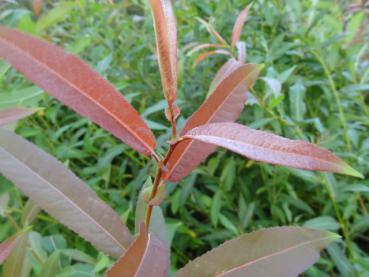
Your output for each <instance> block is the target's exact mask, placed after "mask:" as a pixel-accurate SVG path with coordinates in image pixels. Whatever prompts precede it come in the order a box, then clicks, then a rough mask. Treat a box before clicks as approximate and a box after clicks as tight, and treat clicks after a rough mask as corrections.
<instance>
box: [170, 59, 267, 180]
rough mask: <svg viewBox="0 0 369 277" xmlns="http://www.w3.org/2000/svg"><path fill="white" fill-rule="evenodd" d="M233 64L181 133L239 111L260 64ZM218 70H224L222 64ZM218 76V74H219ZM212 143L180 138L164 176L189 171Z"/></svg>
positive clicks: (233, 116)
mask: <svg viewBox="0 0 369 277" xmlns="http://www.w3.org/2000/svg"><path fill="white" fill-rule="evenodd" d="M229 66H230V67H233V66H234V67H236V69H234V70H233V72H231V73H230V74H229V75H228V76H227V77H226V78H224V79H223V80H219V85H218V86H217V88H216V89H215V91H214V92H213V93H212V94H211V95H210V97H209V98H208V99H207V100H206V101H205V102H204V103H203V104H202V105H201V107H200V108H199V109H198V110H197V111H196V112H195V113H194V114H193V115H192V116H191V117H190V118H189V119H188V121H187V123H186V124H185V126H184V128H183V130H182V131H181V135H184V134H186V133H187V132H188V131H189V130H191V129H193V128H195V127H197V126H200V125H203V124H206V123H211V122H227V121H234V120H236V119H237V117H238V116H239V114H240V113H241V111H242V109H243V107H244V104H245V101H246V93H247V91H248V89H249V88H250V86H252V84H253V83H254V82H255V80H256V79H257V77H258V75H259V71H260V68H261V67H260V65H252V64H248V65H242V64H240V63H236V64H233V63H232V65H231V64H229ZM221 70H225V69H224V68H222V69H221ZM219 78H221V77H219ZM214 149H215V147H214V146H212V145H207V144H204V143H200V142H196V141H192V140H190V141H187V140H186V141H181V142H179V143H178V144H177V145H176V146H175V148H174V151H173V152H172V154H171V155H170V157H169V159H168V161H167V163H166V166H167V168H168V171H167V172H166V173H165V174H164V178H165V179H168V180H170V181H172V182H175V181H178V180H180V179H181V178H183V177H184V176H186V175H187V174H189V173H190V172H191V171H192V170H193V169H194V168H195V167H196V166H197V165H198V164H199V163H201V161H203V160H204V159H205V158H206V157H207V156H208V155H209V154H210V153H212V152H213V151H214Z"/></svg>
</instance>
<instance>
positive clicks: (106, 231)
mask: <svg viewBox="0 0 369 277" xmlns="http://www.w3.org/2000/svg"><path fill="white" fill-rule="evenodd" d="M0 149H3V151H4V152H5V153H8V154H9V155H10V156H11V157H13V159H14V160H15V161H16V162H18V163H19V164H21V165H23V167H25V168H26V169H27V170H28V171H30V172H31V174H32V173H33V175H35V176H36V177H37V178H39V179H41V180H42V181H43V182H44V183H46V184H47V186H49V187H51V189H53V190H54V191H56V192H57V193H58V194H60V195H61V196H62V197H63V198H65V199H66V200H67V202H70V203H71V205H72V206H74V207H76V208H77V210H79V211H81V213H82V214H83V215H85V216H86V217H87V218H88V219H90V220H91V221H92V222H95V224H96V225H97V227H98V228H99V229H100V230H102V231H103V233H105V234H107V235H108V237H110V238H111V239H112V240H113V241H114V242H116V244H117V245H118V246H119V247H120V248H121V249H122V250H123V251H124V250H125V247H124V246H123V245H122V244H121V243H120V242H119V241H118V240H117V239H116V238H115V237H114V236H113V235H112V234H111V233H110V232H108V230H107V229H105V228H104V227H103V226H102V225H101V224H100V223H98V222H97V221H96V220H95V219H94V218H93V217H91V216H90V215H89V214H88V213H87V212H86V211H85V210H84V209H82V208H81V207H80V206H78V205H77V204H76V203H75V202H74V201H72V200H71V199H70V198H68V197H67V195H66V194H64V193H63V192H62V191H60V190H59V189H57V188H56V187H55V186H53V185H52V184H51V183H50V182H49V181H48V180H47V179H45V178H44V177H42V176H41V175H40V174H39V173H37V172H36V171H34V170H33V169H32V168H31V167H29V166H28V165H27V164H26V163H24V162H22V160H20V159H18V158H17V157H16V156H14V155H13V154H12V153H11V152H9V151H7V150H6V149H5V148H4V147H2V146H0ZM77 233H78V232H77Z"/></svg>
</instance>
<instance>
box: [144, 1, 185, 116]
mask: <svg viewBox="0 0 369 277" xmlns="http://www.w3.org/2000/svg"><path fill="white" fill-rule="evenodd" d="M150 5H151V11H152V15H153V19H154V28H155V34H156V48H157V53H158V58H159V66H160V73H161V79H162V84H163V89H164V95H165V98H166V99H167V101H168V103H169V110H170V113H171V117H170V118H171V119H173V120H175V119H174V118H175V111H174V110H173V109H174V108H172V106H174V104H175V103H174V102H175V100H176V95H177V78H178V77H177V76H178V60H177V59H178V58H177V28H176V20H175V16H174V12H173V8H172V2H171V0H150Z"/></svg>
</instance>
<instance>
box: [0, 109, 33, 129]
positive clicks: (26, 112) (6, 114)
mask: <svg viewBox="0 0 369 277" xmlns="http://www.w3.org/2000/svg"><path fill="white" fill-rule="evenodd" d="M34 112H35V110H33V109H26V108H11V109H6V110H0V126H2V125H6V124H10V123H14V122H16V121H17V120H19V119H22V118H24V117H27V116H30V115H31V114H33V113H34Z"/></svg>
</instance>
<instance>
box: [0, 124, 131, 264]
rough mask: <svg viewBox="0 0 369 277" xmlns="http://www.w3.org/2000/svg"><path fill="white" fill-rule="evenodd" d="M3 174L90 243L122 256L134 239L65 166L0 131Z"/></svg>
mask: <svg viewBox="0 0 369 277" xmlns="http://www.w3.org/2000/svg"><path fill="white" fill-rule="evenodd" d="M0 172H1V173H2V174H3V175H4V176H5V177H6V178H8V179H9V180H11V181H12V182H13V183H14V184H15V185H16V186H18V187H19V188H20V189H21V190H22V191H23V192H24V193H25V194H26V195H27V196H29V197H30V198H31V199H32V201H33V202H34V203H37V205H38V206H39V207H41V208H42V209H44V210H45V211H47V212H48V213H49V214H50V215H52V216H53V217H55V218H56V219H58V220H59V221H60V222H62V223H63V224H65V225H66V226H68V227H69V228H71V229H72V230H74V231H75V232H77V233H78V234H80V235H81V236H82V237H84V238H85V239H87V240H88V241H90V242H91V243H92V244H93V245H95V246H96V247H97V248H98V249H100V250H102V251H104V252H106V253H108V254H110V255H112V256H115V257H118V256H120V255H121V254H122V253H123V252H124V250H125V248H126V247H128V245H129V244H130V242H131V240H132V237H131V235H130V233H129V230H128V229H127V227H125V226H124V225H123V223H122V222H121V219H120V217H119V215H117V214H116V213H115V212H114V211H113V210H112V209H111V208H110V207H109V206H107V205H106V204H105V203H104V202H102V201H101V200H100V199H99V198H98V196H97V195H96V193H95V192H94V191H93V190H91V189H90V188H89V187H88V186H87V185H85V184H84V183H83V182H82V181H81V180H80V179H78V178H77V177H76V176H75V175H74V174H73V173H72V172H71V171H69V170H68V169H67V168H66V167H65V166H64V165H63V164H62V163H60V162H59V161H57V160H56V159H55V158H53V157H51V156H49V155H48V154H46V153H45V152H43V151H41V150H40V149H38V148H37V147H35V146H34V145H32V144H31V143H29V142H27V141H26V140H24V139H22V138H21V137H19V136H17V135H15V134H13V133H11V132H9V131H6V130H1V129H0Z"/></svg>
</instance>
